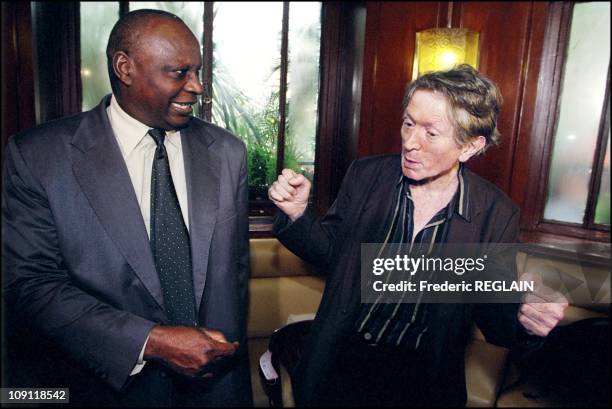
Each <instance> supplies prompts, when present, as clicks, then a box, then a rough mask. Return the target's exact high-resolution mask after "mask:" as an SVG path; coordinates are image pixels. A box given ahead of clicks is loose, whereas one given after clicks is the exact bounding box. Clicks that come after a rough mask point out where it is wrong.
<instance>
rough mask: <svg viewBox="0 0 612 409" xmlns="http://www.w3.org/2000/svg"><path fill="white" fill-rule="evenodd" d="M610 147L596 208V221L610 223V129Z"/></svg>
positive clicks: (605, 159) (604, 165) (608, 144)
mask: <svg viewBox="0 0 612 409" xmlns="http://www.w3.org/2000/svg"><path fill="white" fill-rule="evenodd" d="M607 146H608V148H607V149H606V157H605V158H604V162H603V169H602V172H601V184H600V186H599V195H598V198H597V207H596V208H595V223H597V224H605V225H608V226H609V225H610V132H609V131H608V143H607Z"/></svg>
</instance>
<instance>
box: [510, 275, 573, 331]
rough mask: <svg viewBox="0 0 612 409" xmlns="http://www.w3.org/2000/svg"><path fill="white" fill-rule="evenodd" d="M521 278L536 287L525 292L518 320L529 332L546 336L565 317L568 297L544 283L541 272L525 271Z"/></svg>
mask: <svg viewBox="0 0 612 409" xmlns="http://www.w3.org/2000/svg"><path fill="white" fill-rule="evenodd" d="M520 280H522V281H532V282H533V283H534V284H535V285H534V287H535V288H534V291H533V292H528V293H527V294H525V296H524V299H523V303H522V304H521V307H520V308H519V312H518V320H519V322H520V323H521V324H522V325H523V327H525V329H526V330H527V333H528V334H531V335H537V336H540V337H545V336H547V335H548V333H549V332H550V331H551V330H552V329H553V328H554V327H555V326H556V325H557V324H558V323H559V321H561V320H562V319H563V316H564V312H565V309H566V308H567V306H568V301H567V298H565V296H564V295H563V294H561V293H559V292H558V291H554V290H552V289H551V288H550V287H548V286H546V285H544V284H543V283H542V278H541V277H540V275H539V274H531V273H525V274H523V275H522V276H521V277H520Z"/></svg>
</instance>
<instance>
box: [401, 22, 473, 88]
mask: <svg viewBox="0 0 612 409" xmlns="http://www.w3.org/2000/svg"><path fill="white" fill-rule="evenodd" d="M457 64H469V65H471V66H472V67H474V68H476V69H478V33H477V32H476V31H472V30H468V29H466V28H430V29H428V30H423V31H419V32H417V33H416V49H415V52H414V64H413V66H412V79H413V80H415V79H416V78H417V77H418V76H420V75H421V74H424V73H426V72H429V71H439V70H446V69H450V68H452V67H453V66H455V65H457Z"/></svg>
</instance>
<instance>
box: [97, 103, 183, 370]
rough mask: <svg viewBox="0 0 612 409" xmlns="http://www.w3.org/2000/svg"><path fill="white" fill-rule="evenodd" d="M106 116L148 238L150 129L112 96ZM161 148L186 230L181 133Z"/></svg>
mask: <svg viewBox="0 0 612 409" xmlns="http://www.w3.org/2000/svg"><path fill="white" fill-rule="evenodd" d="M106 113H107V114H108V119H109V120H110V124H111V128H112V129H113V133H114V134H115V138H116V139H117V142H118V144H119V148H120V149H121V154H122V155H123V159H124V160H125V164H126V165H127V169H128V172H129V174H130V179H131V180H132V185H133V186H134V192H135V193H136V199H137V200H138V205H139V206H140V212H141V213H142V219H143V221H144V224H145V227H146V229H147V234H148V235H149V237H151V231H150V230H151V173H152V168H153V157H154V156H155V149H156V147H157V146H156V144H155V141H154V140H153V138H152V137H151V136H150V135H148V134H147V132H148V131H149V129H151V128H150V127H148V126H147V125H145V124H143V123H142V122H140V121H138V120H136V119H134V118H132V117H131V116H129V115H128V114H127V113H126V112H125V111H124V110H123V109H121V107H120V106H119V104H118V103H117V100H116V99H115V96H114V95H113V96H112V97H111V102H110V105H109V107H108V108H106ZM164 146H165V148H166V152H167V154H168V161H169V163H170V174H171V175H172V181H173V182H174V189H175V190H176V195H177V197H178V201H179V206H180V207H181V213H182V214H183V220H184V221H185V226H187V229H189V213H188V207H187V182H186V179H185V162H184V161H183V148H182V144H181V133H180V132H179V131H167V132H166V138H165V140H164ZM148 340H149V338H148V337H147V340H146V341H145V343H144V345H143V346H142V350H141V351H140V356H139V357H138V362H137V363H136V365H135V366H134V369H133V370H132V373H131V374H130V375H136V374H137V373H139V372H140V371H141V370H142V368H143V367H144V365H145V364H146V361H144V360H143V355H144V350H145V347H146V345H147V341H148Z"/></svg>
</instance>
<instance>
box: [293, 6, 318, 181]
mask: <svg viewBox="0 0 612 409" xmlns="http://www.w3.org/2000/svg"><path fill="white" fill-rule="evenodd" d="M320 44H321V3H318V2H292V3H290V7H289V66H288V73H287V122H286V128H285V163H284V166H285V167H288V168H292V169H294V170H296V171H299V172H301V173H304V174H305V175H306V176H307V177H308V178H309V179H310V180H312V179H313V175H314V166H315V165H314V162H315V143H316V133H317V116H318V115H317V102H318V97H319V50H320Z"/></svg>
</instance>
